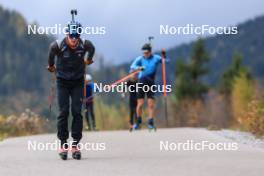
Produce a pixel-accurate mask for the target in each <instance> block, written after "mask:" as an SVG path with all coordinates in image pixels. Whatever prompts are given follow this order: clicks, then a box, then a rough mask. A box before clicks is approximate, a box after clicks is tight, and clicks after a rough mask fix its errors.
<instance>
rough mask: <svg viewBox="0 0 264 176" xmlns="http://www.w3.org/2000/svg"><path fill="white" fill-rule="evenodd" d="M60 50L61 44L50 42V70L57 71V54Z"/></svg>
mask: <svg viewBox="0 0 264 176" xmlns="http://www.w3.org/2000/svg"><path fill="white" fill-rule="evenodd" d="M58 51H59V46H58V44H57V42H56V41H55V42H52V43H51V44H50V49H49V56H48V67H47V69H48V70H49V71H50V72H54V71H55V69H56V68H55V66H54V64H55V57H56V55H57V53H58Z"/></svg>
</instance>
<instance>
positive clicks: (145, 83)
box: [137, 80, 155, 99]
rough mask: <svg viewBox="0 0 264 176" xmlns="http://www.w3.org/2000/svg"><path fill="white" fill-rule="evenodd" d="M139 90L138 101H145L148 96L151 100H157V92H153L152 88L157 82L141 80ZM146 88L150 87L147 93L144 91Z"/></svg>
mask: <svg viewBox="0 0 264 176" xmlns="http://www.w3.org/2000/svg"><path fill="white" fill-rule="evenodd" d="M139 83H140V85H139V87H141V88H139V89H138V92H137V99H142V98H143V99H144V98H145V95H147V98H150V99H155V92H152V91H151V89H150V87H151V86H153V85H155V81H154V80H139ZM144 86H149V90H147V91H145V90H144V88H143V87H144Z"/></svg>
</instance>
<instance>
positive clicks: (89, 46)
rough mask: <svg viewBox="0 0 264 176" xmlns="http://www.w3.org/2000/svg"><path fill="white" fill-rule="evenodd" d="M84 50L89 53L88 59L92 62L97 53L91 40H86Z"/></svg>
mask: <svg viewBox="0 0 264 176" xmlns="http://www.w3.org/2000/svg"><path fill="white" fill-rule="evenodd" d="M84 48H85V50H86V51H87V52H88V58H87V59H88V61H92V60H93V56H94V53H95V48H94V45H93V44H92V42H90V41H89V40H85V41H84Z"/></svg>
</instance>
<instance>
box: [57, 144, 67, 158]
mask: <svg viewBox="0 0 264 176" xmlns="http://www.w3.org/2000/svg"><path fill="white" fill-rule="evenodd" d="M59 156H60V158H61V159H62V160H67V159H68V145H66V144H63V145H62V146H61V148H60V150H59Z"/></svg>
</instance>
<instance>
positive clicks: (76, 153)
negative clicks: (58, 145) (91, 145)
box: [72, 147, 82, 160]
mask: <svg viewBox="0 0 264 176" xmlns="http://www.w3.org/2000/svg"><path fill="white" fill-rule="evenodd" d="M72 158H73V159H76V160H80V159H81V158H82V155H81V152H80V150H79V148H78V147H72Z"/></svg>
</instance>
